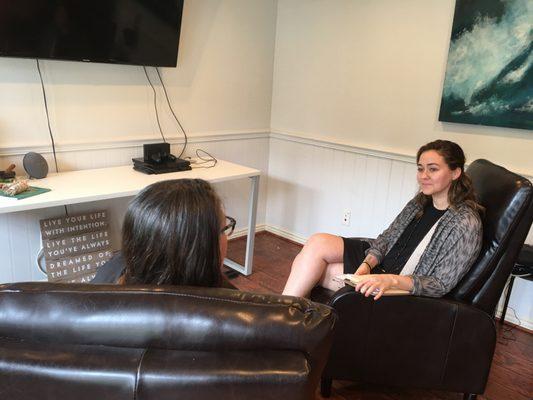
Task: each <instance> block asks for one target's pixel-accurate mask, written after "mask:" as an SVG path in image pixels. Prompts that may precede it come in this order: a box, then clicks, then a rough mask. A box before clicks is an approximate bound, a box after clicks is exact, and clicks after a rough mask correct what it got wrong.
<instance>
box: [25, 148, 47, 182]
mask: <svg viewBox="0 0 533 400" xmlns="http://www.w3.org/2000/svg"><path fill="white" fill-rule="evenodd" d="M22 165H23V166H24V171H26V173H27V174H28V175H29V176H30V178H36V179H42V178H45V177H46V175H47V174H48V163H47V162H46V160H45V159H44V157H43V156H42V155H40V154H39V153H34V152H33V151H30V152H29V153H26V155H25V156H24V158H23V159H22Z"/></svg>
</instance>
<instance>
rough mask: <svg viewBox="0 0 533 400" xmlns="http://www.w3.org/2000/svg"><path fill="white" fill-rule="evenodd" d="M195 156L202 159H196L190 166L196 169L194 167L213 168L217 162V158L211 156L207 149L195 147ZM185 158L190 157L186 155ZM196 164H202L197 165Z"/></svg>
mask: <svg viewBox="0 0 533 400" xmlns="http://www.w3.org/2000/svg"><path fill="white" fill-rule="evenodd" d="M202 153H203V154H205V155H207V157H205V156H204V155H203V154H202ZM196 157H198V159H199V160H202V161H196V162H195V163H194V164H193V166H192V168H194V169H196V168H213V167H214V166H215V165H217V163H218V160H217V159H216V158H215V157H213V156H212V155H211V154H209V153H208V152H207V151H205V150H202V149H196ZM187 158H188V159H190V157H187ZM203 164H209V165H205V166H203ZM196 165H202V166H199V167H197V166H196Z"/></svg>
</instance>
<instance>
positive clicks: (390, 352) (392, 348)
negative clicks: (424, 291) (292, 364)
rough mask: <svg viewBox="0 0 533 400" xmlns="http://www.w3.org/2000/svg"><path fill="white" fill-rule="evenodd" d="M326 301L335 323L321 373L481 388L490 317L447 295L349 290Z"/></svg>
mask: <svg viewBox="0 0 533 400" xmlns="http://www.w3.org/2000/svg"><path fill="white" fill-rule="evenodd" d="M329 304H330V306H332V307H333V308H334V309H335V310H336V311H337V314H338V317H339V320H338V324H337V329H336V331H335V334H334V340H333V346H332V350H331V354H330V359H329V361H328V365H327V366H326V369H325V372H324V376H326V377H327V376H335V377H336V378H337V379H350V380H364V381H370V382H376V383H386V384H393V385H394V384H398V385H402V384H403V385H405V383H406V382H409V384H412V386H417V387H427V388H447V390H450V388H454V389H455V390H457V391H466V390H465V388H468V389H469V390H471V389H472V386H475V387H477V388H478V389H479V391H478V393H482V392H483V390H484V388H485V383H486V377H487V376H488V372H489V369H490V364H491V360H492V354H493V352H494V346H495V343H496V330H495V325H494V320H493V319H492V317H491V316H490V315H488V314H486V313H485V312H484V311H481V310H479V309H476V308H474V307H472V306H470V305H467V304H463V303H460V302H458V301H454V300H451V299H447V298H440V299H435V298H428V297H417V296H392V297H382V298H381V299H379V300H378V301H374V300H373V299H372V298H367V297H364V296H363V295H361V294H360V293H357V292H355V291H354V290H353V288H351V287H345V288H342V289H340V290H339V291H337V292H335V293H334V294H333V297H331V299H330V302H329ZM472 332H475V334H473V333H472ZM465 360H468V361H469V362H468V363H467V362H465ZM480 368H482V370H483V371H484V373H483V374H481V376H482V377H484V379H483V378H481V379H480V378H479V376H480V374H479V369H480ZM465 382H467V383H468V386H467V385H466V384H464V383H465Z"/></svg>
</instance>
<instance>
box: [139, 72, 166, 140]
mask: <svg viewBox="0 0 533 400" xmlns="http://www.w3.org/2000/svg"><path fill="white" fill-rule="evenodd" d="M143 69H144V74H145V75H146V79H147V80H148V83H149V84H150V87H151V88H152V92H153V93H154V109H155V118H156V119H157V126H158V127H159V133H160V134H161V137H162V138H163V142H165V143H166V142H167V141H166V139H165V135H163V129H161V122H159V112H158V110H157V93H156V91H155V88H154V85H153V84H152V81H151V80H150V77H149V76H148V71H147V70H146V66H144V65H143Z"/></svg>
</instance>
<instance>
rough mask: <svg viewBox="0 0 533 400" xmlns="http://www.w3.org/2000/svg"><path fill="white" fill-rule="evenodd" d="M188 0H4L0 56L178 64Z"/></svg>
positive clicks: (0, 1) (1, 1) (0, 5)
mask: <svg viewBox="0 0 533 400" xmlns="http://www.w3.org/2000/svg"><path fill="white" fill-rule="evenodd" d="M182 11H183V0H0V56H4V57H27V58H47V59H58V60H73V61H88V62H103V63H117V64H135V65H149V66H162V67H175V66H176V62H177V56H178V43H179V36H180V27H181V15H182Z"/></svg>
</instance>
